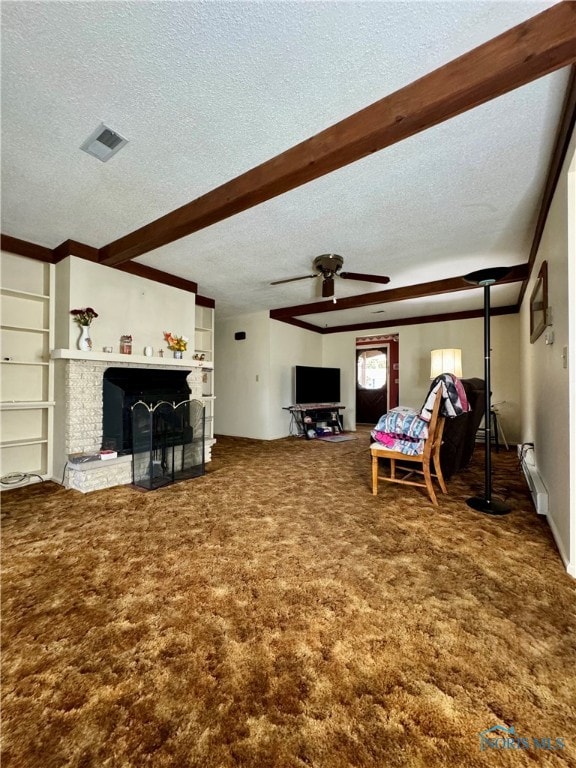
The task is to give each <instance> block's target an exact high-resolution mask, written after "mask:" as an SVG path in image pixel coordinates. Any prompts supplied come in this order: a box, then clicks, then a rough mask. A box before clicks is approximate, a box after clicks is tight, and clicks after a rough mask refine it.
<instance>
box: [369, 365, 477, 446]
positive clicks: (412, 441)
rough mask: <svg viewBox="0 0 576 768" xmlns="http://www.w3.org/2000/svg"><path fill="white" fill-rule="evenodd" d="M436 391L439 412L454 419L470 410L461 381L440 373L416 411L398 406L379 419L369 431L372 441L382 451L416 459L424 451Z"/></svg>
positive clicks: (449, 374) (450, 375)
mask: <svg viewBox="0 0 576 768" xmlns="http://www.w3.org/2000/svg"><path fill="white" fill-rule="evenodd" d="M438 390H440V392H441V396H442V400H441V403H440V413H441V415H442V416H447V417H449V418H454V417H455V416H459V415H460V414H461V413H466V412H467V411H469V410H470V405H469V403H468V399H467V397H466V392H465V391H464V387H463V386H462V382H461V381H460V379H458V378H457V377H456V376H453V375H452V374H451V373H442V374H440V376H437V377H436V378H435V379H434V381H433V382H432V384H431V385H430V389H429V391H428V394H427V395H426V400H425V401H424V405H423V406H422V409H421V410H420V411H415V410H414V409H413V408H405V407H403V406H400V407H398V408H392V410H390V411H388V413H385V414H384V415H383V416H381V417H380V419H379V420H378V423H377V424H376V426H375V427H374V429H373V430H372V431H371V433H370V434H371V436H372V439H373V440H375V441H376V442H377V443H380V445H382V446H384V448H389V449H390V450H391V451H398V452H399V453H403V454H404V455H405V456H419V455H420V454H421V453H423V452H424V442H425V440H426V438H427V437H428V422H429V421H430V419H431V418H432V409H433V408H434V401H435V400H436V394H437V393H438Z"/></svg>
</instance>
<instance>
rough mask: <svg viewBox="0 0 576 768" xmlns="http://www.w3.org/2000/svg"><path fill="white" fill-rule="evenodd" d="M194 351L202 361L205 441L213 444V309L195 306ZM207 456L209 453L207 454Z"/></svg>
mask: <svg viewBox="0 0 576 768" xmlns="http://www.w3.org/2000/svg"><path fill="white" fill-rule="evenodd" d="M194 350H195V353H196V354H197V355H204V360H203V361H202V401H203V402H204V406H205V418H206V425H205V428H206V440H207V442H209V444H210V446H212V444H213V443H214V309H213V308H212V307H205V306H202V305H200V304H196V328H195V332H194ZM207 453H208V455H209V452H207Z"/></svg>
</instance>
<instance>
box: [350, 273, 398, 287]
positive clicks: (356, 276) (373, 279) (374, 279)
mask: <svg viewBox="0 0 576 768" xmlns="http://www.w3.org/2000/svg"><path fill="white" fill-rule="evenodd" d="M338 276H339V277H344V278H346V279H348V280H364V281H365V282H367V283H384V284H386V283H389V282H390V278H389V277H386V276H385V275H363V274H361V273H360V272H339V273H338Z"/></svg>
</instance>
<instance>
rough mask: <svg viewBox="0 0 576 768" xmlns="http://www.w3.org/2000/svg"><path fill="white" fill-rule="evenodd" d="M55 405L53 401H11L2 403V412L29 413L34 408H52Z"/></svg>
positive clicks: (0, 408)
mask: <svg viewBox="0 0 576 768" xmlns="http://www.w3.org/2000/svg"><path fill="white" fill-rule="evenodd" d="M54 405H55V403H54V401H53V400H22V401H21V402H18V401H17V400H11V401H10V402H6V403H0V411H27V410H30V409H33V408H51V407H53V406H54Z"/></svg>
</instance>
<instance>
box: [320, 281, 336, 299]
mask: <svg viewBox="0 0 576 768" xmlns="http://www.w3.org/2000/svg"><path fill="white" fill-rule="evenodd" d="M331 296H334V277H325V278H324V280H322V298H323V299H329V298H330V297H331Z"/></svg>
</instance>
